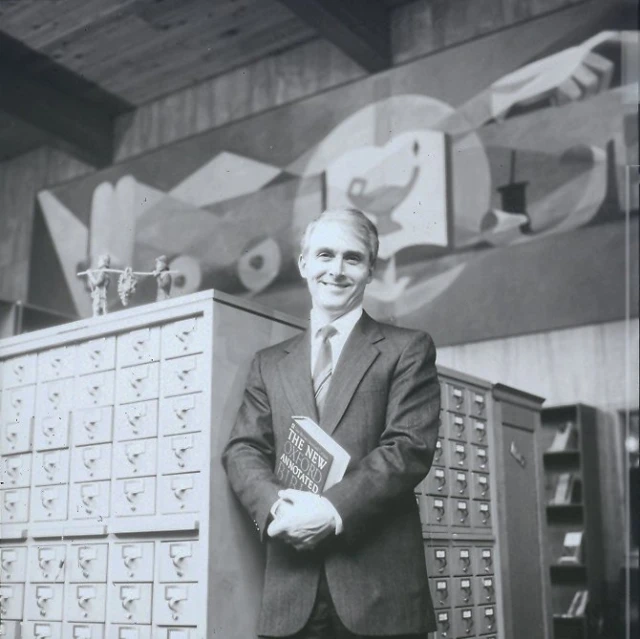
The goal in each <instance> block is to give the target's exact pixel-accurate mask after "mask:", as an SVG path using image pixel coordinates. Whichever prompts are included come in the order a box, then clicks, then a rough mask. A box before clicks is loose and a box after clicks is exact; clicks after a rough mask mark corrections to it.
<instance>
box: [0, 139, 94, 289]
mask: <svg viewBox="0 0 640 639" xmlns="http://www.w3.org/2000/svg"><path fill="white" fill-rule="evenodd" d="M92 170H93V169H92V167H91V166H89V165H87V164H84V163H83V162H81V161H79V160H76V159H75V158H73V157H71V156H69V155H67V154H66V153H63V152H62V151H58V150H56V149H52V148H49V147H41V148H39V149H36V150H35V151H30V152H29V153H25V154H24V155H21V156H19V157H17V158H15V159H13V160H8V161H6V162H2V163H0V299H4V300H8V301H15V300H25V299H26V296H27V284H28V278H29V260H30V258H31V255H30V254H31V229H32V226H33V214H34V210H35V206H36V194H37V192H38V191H39V190H40V189H42V188H44V187H45V186H47V185H50V184H58V183H59V182H63V181H65V180H70V179H71V178H74V177H79V176H80V175H83V174H85V173H88V172H90V171H92ZM33 259H38V256H37V255H34V256H33Z"/></svg>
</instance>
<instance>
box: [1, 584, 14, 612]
mask: <svg viewBox="0 0 640 639" xmlns="http://www.w3.org/2000/svg"><path fill="white" fill-rule="evenodd" d="M11 599H13V589H12V588H8V587H6V588H0V614H1V615H2V616H3V617H6V616H7V615H8V614H9V608H8V606H7V604H8V603H9V601H10V600H11Z"/></svg>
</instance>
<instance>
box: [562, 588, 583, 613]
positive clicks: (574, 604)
mask: <svg viewBox="0 0 640 639" xmlns="http://www.w3.org/2000/svg"><path fill="white" fill-rule="evenodd" d="M588 600H589V592H588V591H587V590H577V591H576V592H575V594H574V595H573V599H572V600H571V603H570V604H569V608H567V612H566V613H565V614H564V615H562V616H563V617H584V614H585V612H586V608H587V602H588Z"/></svg>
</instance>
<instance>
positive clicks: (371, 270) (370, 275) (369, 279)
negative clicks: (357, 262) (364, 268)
mask: <svg viewBox="0 0 640 639" xmlns="http://www.w3.org/2000/svg"><path fill="white" fill-rule="evenodd" d="M374 270H375V265H374V264H370V265H369V276H368V277H367V284H371V281H372V280H373V271H374Z"/></svg>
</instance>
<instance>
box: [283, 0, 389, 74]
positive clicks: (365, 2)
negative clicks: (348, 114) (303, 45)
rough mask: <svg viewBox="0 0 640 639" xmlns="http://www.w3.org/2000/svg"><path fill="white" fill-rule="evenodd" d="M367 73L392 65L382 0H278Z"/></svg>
mask: <svg viewBox="0 0 640 639" xmlns="http://www.w3.org/2000/svg"><path fill="white" fill-rule="evenodd" d="M280 2H281V3H282V4H284V5H285V6H286V7H287V8H288V9H289V10H291V11H292V12H293V13H295V14H296V15H297V16H298V17H299V18H301V19H302V20H304V21H305V22H306V23H307V24H309V25H310V26H312V27H313V28H314V29H316V31H317V32H318V33H319V35H321V36H322V37H323V38H325V39H327V40H329V41H330V42H332V43H333V44H335V45H336V46H337V47H338V48H340V49H342V51H344V52H345V53H346V54H347V55H348V56H349V57H350V58H352V59H353V60H355V61H356V62H357V63H358V64H359V65H360V66H361V67H363V68H364V69H365V70H366V71H368V72H370V73H376V72H377V71H383V70H384V69H388V68H389V67H390V66H391V26H390V18H389V10H388V8H387V7H386V6H385V4H384V2H383V1H382V0H280Z"/></svg>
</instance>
